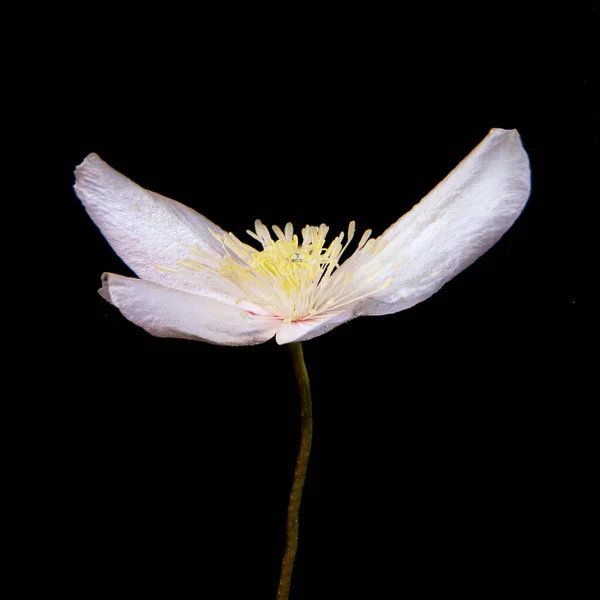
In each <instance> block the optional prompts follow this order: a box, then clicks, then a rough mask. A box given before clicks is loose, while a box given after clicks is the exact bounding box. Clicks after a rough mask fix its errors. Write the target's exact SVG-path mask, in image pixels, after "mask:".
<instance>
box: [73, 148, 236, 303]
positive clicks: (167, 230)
mask: <svg viewBox="0 0 600 600" xmlns="http://www.w3.org/2000/svg"><path fill="white" fill-rule="evenodd" d="M75 176H76V182H75V186H74V187H75V192H76V194H77V196H78V197H79V198H80V200H81V202H82V203H83V205H84V206H85V208H86V210H87V212H88V214H89V215H90V217H91V218H92V219H93V220H94V222H95V223H96V225H97V226H98V227H99V229H100V231H101V232H102V234H103V235H104V237H105V238H106V239H107V240H108V242H109V243H110V245H111V246H112V247H113V248H114V250H115V252H116V253H117V254H118V255H119V256H120V257H121V258H122V259H123V261H125V263H127V265H128V266H129V267H130V268H131V269H132V270H133V271H134V272H135V273H136V274H137V275H138V276H139V277H141V278H143V279H148V280H150V281H156V282H159V283H164V284H165V285H169V286H171V287H175V288H177V289H187V290H190V291H194V290H195V289H196V288H200V290H201V289H202V288H203V287H204V288H206V287H207V286H206V285H205V284H204V279H205V278H206V276H205V274H204V273H202V274H197V273H196V272H193V271H186V270H180V271H181V272H180V273H172V272H169V271H165V270H161V269H157V268H156V267H167V268H175V269H177V261H178V260H186V259H189V258H193V257H192V256H191V254H190V248H189V247H188V246H186V244H189V245H192V246H196V247H198V248H200V249H201V250H202V251H204V252H206V253H207V254H209V255H210V256H212V257H215V258H218V257H221V256H223V254H224V252H223V249H222V247H221V245H220V244H219V242H218V241H217V240H216V239H215V238H214V237H213V236H212V235H211V234H210V232H209V230H208V229H209V227H210V228H211V229H212V230H213V231H215V233H218V234H221V235H222V234H223V230H222V229H220V228H219V227H218V226H217V225H215V224H214V223H212V222H211V221H209V220H208V219H206V218H205V217H203V216H202V215H201V214H199V213H197V212H196V211H194V210H192V209H191V208H188V207H187V206H184V205H183V204H180V203H179V202H176V201H175V200H170V199H169V198H165V197H164V196H161V195H160V194H155V193H154V192H150V191H148V190H145V189H144V188H142V187H140V186H139V185H137V184H135V183H134V182H133V181H131V180H130V179H128V178H127V177H125V176H124V175H122V174H121V173H119V172H118V171H115V170H114V169H113V168H112V167H110V166H109V165H107V164H106V163H105V162H104V161H103V160H102V159H101V158H100V157H99V156H98V155H97V154H90V155H89V156H87V157H86V159H85V160H84V161H83V162H82V163H81V164H80V165H79V166H78V167H77V168H76V170H75ZM209 287H210V286H209Z"/></svg>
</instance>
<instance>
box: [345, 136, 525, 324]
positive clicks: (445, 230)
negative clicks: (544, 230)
mask: <svg viewBox="0 0 600 600" xmlns="http://www.w3.org/2000/svg"><path fill="white" fill-rule="evenodd" d="M530 179H531V175H530V170H529V160H528V158H527V154H526V152H525V150H524V149H523V146H522V144H521V138H520V136H519V134H518V133H517V131H516V130H512V131H507V130H504V129H492V130H491V131H490V133H489V134H488V135H487V136H486V137H485V138H484V140H483V141H482V142H481V143H480V144H479V145H478V146H477V147H476V148H475V149H474V150H473V151H472V152H471V154H469V155H468V156H467V157H466V158H465V159H464V160H463V161H462V162H461V163H460V164H459V165H458V166H457V167H456V168H455V169H454V170H453V171H452V172H451V173H450V174H449V175H448V176H447V177H446V179H444V180H443V181H442V182H441V183H440V184H438V185H437V187H436V188H435V189H434V190H432V191H431V192H430V193H429V194H428V195H427V196H425V198H423V200H421V202H419V204H417V205H416V206H414V207H413V208H412V210H411V211H410V212H408V213H406V214H405V215H404V216H403V217H402V218H401V219H400V220H399V221H397V222H396V223H395V224H394V225H392V226H391V227H390V228H389V229H388V230H387V231H385V233H384V234H383V236H382V237H383V239H385V240H386V241H387V246H386V247H385V249H384V250H382V251H381V252H380V253H379V254H377V255H375V256H372V257H370V258H369V259H368V264H367V265H366V266H367V268H369V269H372V270H374V269H377V268H378V267H382V269H381V274H380V275H379V280H380V281H381V282H384V281H385V280H386V279H388V278H391V280H392V281H391V284H390V285H388V287H386V288H385V289H383V290H381V291H379V292H378V293H376V294H375V295H373V296H371V297H370V298H367V299H365V300H363V301H361V302H360V303H359V304H358V305H357V306H356V307H355V312H356V314H357V315H384V314H388V313H394V312H398V311H401V310H404V309H406V308H410V307H411V306H414V305H415V304H418V303H419V302H422V301H423V300H425V299H426V298H428V297H429V296H431V295H432V294H434V293H435V292H437V291H438V290H439V289H440V288H441V287H442V286H443V285H444V283H446V282H447V281H449V280H450V279H452V278H453V277H454V276H455V275H457V274H458V273H460V271H462V270H463V269H464V268H466V267H468V266H469V265H470V264H471V263H472V262H473V261H475V260H476V259H477V258H478V257H479V256H481V255H482V254H483V253H484V252H486V251H487V250H488V249H489V248H490V247H491V246H493V245H494V244H495V243H496V242H497V241H498V240H499V239H500V237H501V236H502V235H503V234H504V233H505V232H506V230H507V229H508V228H509V227H510V226H511V225H512V224H513V222H514V221H515V219H516V218H517V217H518V216H519V214H520V213H521V211H522V210H523V207H524V206H525V203H526V202H527V199H528V197H529V191H530ZM361 268H365V264H364V263H363V265H362V266H361Z"/></svg>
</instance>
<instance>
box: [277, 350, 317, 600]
mask: <svg viewBox="0 0 600 600" xmlns="http://www.w3.org/2000/svg"><path fill="white" fill-rule="evenodd" d="M289 346H290V350H291V352H292V362H293V363H294V371H295V373H296V380H297V382H298V389H299V391H300V451H299V452H298V460H297V462H296V472H295V473H294V482H293V484H292V492H291V494H290V503H289V505H288V515H287V527H286V537H287V543H286V548H285V555H284V557H283V562H282V564H281V577H280V579H279V589H278V590H277V600H288V596H289V593H290V584H291V581H292V570H293V568H294V559H295V558H296V550H297V549H298V512H299V510H300V501H301V499H302V488H303V487H304V480H305V479H306V469H307V467H308V457H309V455H310V446H311V443H312V400H311V396H310V383H309V381H308V373H307V371H306V365H305V364H304V354H303V352H302V343H301V342H295V343H292V344H290V345H289Z"/></svg>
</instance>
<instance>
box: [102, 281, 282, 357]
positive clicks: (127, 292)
mask: <svg viewBox="0 0 600 600" xmlns="http://www.w3.org/2000/svg"><path fill="white" fill-rule="evenodd" d="M99 292H100V294H101V295H102V297H103V298H105V299H107V300H109V301H110V302H111V303H112V304H114V305H115V306H116V307H117V308H118V309H119V310H120V311H121V313H122V314H123V315H124V316H125V317H126V318H127V319H129V320H130V321H131V322H132V323H135V324H136V325H138V326H139V327H143V328H144V329H145V330H146V331H147V332H148V333H151V334H152V335H155V336H157V337H174V338H184V339H188V340H198V341H202V342H210V343H213V344H222V345H226V346H250V345H254V344H261V343H262V342H266V341H267V340H269V339H271V338H272V337H273V336H274V335H275V334H276V333H277V331H278V329H279V328H280V327H281V320H280V319H276V318H273V317H265V316H258V315H256V314H253V312H251V311H250V310H249V305H248V304H245V306H244V309H242V308H240V307H239V306H235V305H230V304H225V303H223V302H220V301H219V300H216V299H215V298H209V297H206V296H198V295H196V294H190V293H188V292H184V291H180V290H175V289H173V288H169V287H166V286H164V285H161V284H159V283H153V282H149V281H144V280H142V279H134V278H132V277H122V276H121V275H114V274H112V273H105V274H104V275H103V276H102V288H101V289H100V290H99Z"/></svg>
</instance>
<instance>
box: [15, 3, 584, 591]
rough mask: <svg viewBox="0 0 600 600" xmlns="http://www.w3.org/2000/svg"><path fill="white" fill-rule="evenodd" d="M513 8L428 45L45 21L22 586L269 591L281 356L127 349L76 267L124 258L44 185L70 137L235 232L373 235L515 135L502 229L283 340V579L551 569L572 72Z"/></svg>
mask: <svg viewBox="0 0 600 600" xmlns="http://www.w3.org/2000/svg"><path fill="white" fill-rule="evenodd" d="M515 14H516V13H515ZM515 14H513V13H507V14H499V15H495V16H491V17H489V19H487V18H486V19H484V20H483V21H482V23H480V24H479V28H478V29H477V28H474V29H473V30H472V31H471V32H470V34H469V35H465V36H463V35H459V34H458V33H457V35H456V37H455V38H454V39H452V38H453V36H450V39H449V40H448V45H446V44H444V43H441V44H439V45H438V46H436V47H435V52H434V54H435V57H434V58H433V59H432V58H431V56H430V53H431V51H432V48H431V42H430V37H429V35H425V34H423V36H422V37H420V38H418V39H419V42H413V43H409V42H408V41H407V40H408V38H410V36H411V35H413V32H412V25H411V22H407V21H405V20H402V21H401V23H400V22H399V21H397V20H394V18H392V17H391V16H390V17H387V16H385V15H381V16H379V17H375V16H371V17H370V19H369V20H368V21H365V22H363V21H362V18H361V15H359V14H356V15H354V20H352V21H351V22H350V21H348V22H346V21H345V20H343V19H341V18H339V15H338V17H328V18H327V19H326V18H325V16H316V15H313V16H312V18H307V21H306V22H307V23H309V25H306V27H303V26H299V25H298V24H297V23H296V20H294V19H292V20H286V19H285V18H283V17H282V21H281V22H280V26H279V27H277V28H271V27H270V26H269V24H268V23H267V22H266V21H265V22H262V20H261V17H260V16H259V15H256V14H253V15H248V18H249V19H250V16H252V19H253V20H252V21H248V22H246V16H241V15H236V18H235V19H234V18H233V17H232V16H231V15H229V16H226V17H222V18H220V19H214V20H213V19H212V18H211V19H205V20H203V21H202V23H201V24H200V22H195V23H194V24H195V25H196V24H197V25H198V29H197V30H196V29H195V28H194V27H192V28H191V29H192V30H191V31H188V30H187V29H186V30H185V31H182V29H181V26H182V24H183V22H184V21H185V16H184V15H178V16H175V17H172V18H173V22H171V21H170V20H169V21H166V22H164V23H158V22H157V23H156V24H155V25H154V26H153V28H143V27H141V26H139V25H137V24H136V21H135V19H132V20H127V21H122V20H121V18H120V17H121V16H122V15H120V17H119V18H116V15H117V13H112V12H111V13H110V14H104V15H94V16H93V17H86V19H85V20H84V25H86V26H87V24H90V23H92V22H94V23H95V24H96V25H97V26H98V27H99V28H100V29H101V30H102V33H101V35H100V36H92V37H88V33H87V27H86V26H81V27H80V28H78V29H77V30H76V31H75V32H73V33H72V34H71V35H70V37H69V40H70V44H69V45H68V47H67V48H66V49H65V51H64V52H63V53H61V55H60V58H59V59H53V60H57V61H58V64H59V65H60V68H61V70H62V71H63V74H64V72H66V73H67V77H66V78H65V81H62V80H61V81H62V84H61V85H59V86H57V89H56V91H55V92H52V91H51V93H55V94H56V95H57V100H58V101H57V103H56V105H55V106H56V107H57V110H55V111H49V113H50V114H49V115H47V116H48V118H49V120H51V121H52V125H51V128H50V130H49V131H50V132H51V133H49V134H48V135H47V137H46V138H45V140H46V144H45V148H44V150H45V151H47V152H48V154H50V155H51V156H52V159H54V160H56V162H57V165H58V166H56V167H55V175H56V174H58V175H57V177H56V181H55V183H54V184H53V186H52V191H51V194H50V195H51V201H52V207H53V210H52V217H51V219H52V220H51V221H49V223H50V225H51V231H52V238H53V239H52V246H51V248H52V254H53V257H54V259H55V261H54V262H57V266H56V269H53V272H52V275H51V278H50V283H53V284H54V285H53V287H52V288H51V289H52V291H51V294H50V295H51V298H49V299H48V305H47V306H48V308H47V310H48V313H49V314H50V315H51V316H52V318H51V319H49V320H50V325H49V326H48V327H49V330H48V335H47V336H44V337H45V342H46V343H45V344H43V345H36V346H35V349H34V350H31V349H30V350H29V354H28V356H27V360H31V361H33V362H35V363H36V364H40V365H42V367H41V368H40V369H39V370H38V371H36V372H37V373H39V378H38V377H36V378H33V379H36V381H33V380H32V381H25V382H24V384H25V385H27V386H32V387H33V386H35V385H38V384H39V381H40V380H41V381H43V386H44V390H46V391H47V401H44V402H43V403H42V404H40V403H38V402H33V403H31V405H28V407H29V408H28V410H30V411H31V415H30V418H31V420H30V423H31V431H32V432H33V433H32V435H31V438H28V439H34V440H35V442H33V444H32V445H31V446H30V447H29V451H30V452H31V454H32V456H33V460H32V463H31V466H30V469H29V474H28V475H27V476H26V478H29V479H28V481H29V483H30V484H31V483H32V484H33V489H34V490H35V493H34V499H33V500H31V502H32V509H31V510H32V514H35V523H36V534H35V539H36V540H37V543H36V546H35V548H36V550H35V553H36V554H37V556H38V558H40V559H41V561H42V563H43V564H45V565H46V566H47V570H46V571H44V574H43V575H41V577H43V578H44V581H45V582H46V583H47V587H48V589H60V590H62V591H63V593H64V594H67V595H68V594H74V595H75V596H76V597H92V596H94V595H96V594H101V595H103V596H111V595H114V593H115V590H118V591H119V593H121V592H123V594H134V593H144V594H146V593H154V594H155V595H157V596H158V597H165V598H171V597H173V598H179V597H186V598H187V597H190V598H191V597H210V598H242V597H249V598H259V599H262V598H265V599H268V598H274V597H275V593H276V589H277V582H278V577H279V568H280V560H281V557H282V553H283V548H284V533H285V517H286V508H287V499H288V495H289V489H290V485H291V478H292V474H293V470H294V463H295V459H296V453H297V448H298V441H299V438H298V428H299V412H298V397H297V392H296V389H295V381H294V377H293V372H292V369H291V364H290V360H289V356H288V354H289V352H288V350H287V348H286V347H280V346H277V344H276V343H275V341H274V340H273V341H270V342H268V343H266V344H264V345H261V346H256V347H241V348H227V347H219V346H213V345H208V344H202V343H195V342H188V341H183V340H171V339H166V340H165V339H158V338H153V337H151V336H149V335H148V334H146V333H145V332H144V331H143V330H141V329H138V328H136V327H135V326H134V325H132V324H131V323H129V322H127V321H126V320H125V319H124V318H123V317H122V316H121V315H120V314H119V313H118V311H117V310H116V309H114V308H113V307H111V306H110V305H109V304H107V303H106V302H105V301H104V300H103V299H102V298H100V297H99V296H98V295H97V294H96V290H97V288H98V287H99V284H100V275H101V273H102V272H104V271H109V272H114V273H120V274H125V275H127V274H131V273H130V271H129V270H128V268H127V267H126V266H125V265H124V264H123V263H122V262H121V261H120V259H119V258H118V256H116V255H115V254H114V252H113V251H112V249H111V248H110V246H109V245H108V244H107V243H106V241H105V240H104V239H103V237H102V235H101V234H100V233H99V231H98V230H97V229H96V227H95V225H94V224H93V223H92V221H91V220H90V219H89V218H88V216H87V214H86V213H85V210H84V209H83V207H82V206H81V205H80V203H79V201H78V200H77V198H76V197H75V195H74V193H73V191H72V189H71V186H72V184H73V175H72V171H73V169H74V167H75V166H76V165H77V164H79V163H80V162H81V161H82V160H83V158H84V157H85V156H86V154H88V153H89V152H97V153H98V154H99V155H100V156H101V157H102V158H103V159H104V160H106V161H107V162H108V163H109V164H111V165H112V166H113V167H114V168H116V169H117V170H119V171H121V172H123V173H124V174H126V175H127V176H128V177H130V178H131V179H133V180H134V181H136V182H137V183H139V184H140V185H142V186H143V187H146V188H148V189H151V190H153V191H156V192H159V193H161V194H163V195H165V196H168V197H171V198H175V199H177V200H179V201H180V202H183V203H184V204H187V205H189V206H191V207H193V208H195V209H197V210H198V211H199V212H201V213H203V214H204V215H206V216H207V217H208V218H210V219H211V220H213V221H215V222H216V223H218V224H219V225H220V226H221V227H222V228H223V229H225V230H228V231H232V232H234V233H235V234H236V235H238V236H239V237H242V239H245V238H244V231H245V230H246V229H247V228H251V227H252V224H253V222H254V219H256V218H260V219H262V220H263V222H265V223H266V224H268V225H270V224H278V225H280V226H283V225H284V224H285V223H286V222H287V221H288V220H289V221H291V222H292V223H294V225H295V226H296V227H298V228H299V227H302V226H303V225H305V224H307V223H310V224H317V225H318V224H319V223H321V222H325V223H327V224H328V225H330V227H331V229H332V233H333V232H338V231H340V230H342V229H344V230H345V229H346V228H347V225H348V222H349V221H350V220H356V222H357V228H358V230H359V234H360V233H362V231H363V230H364V229H366V228H372V229H373V230H374V234H375V235H379V234H380V233H381V232H382V231H383V230H384V229H385V228H386V227H388V226H389V225H391V224H392V223H393V222H394V221H395V220H397V219H398V218H399V217H400V216H401V215H402V214H403V213H404V212H406V211H407V210H409V209H410V208H411V206H412V205H413V204H415V203H416V202H418V201H419V200H420V198H421V197H422V196H424V195H425V194H426V193H427V192H428V191H429V190H430V189H431V188H433V187H434V186H435V185H436V184H437V183H438V182H439V181H440V180H441V179H442V178H443V177H444V176H445V175H446V174H447V173H448V172H449V171H450V170H451V169H452V168H453V167H454V166H455V165H456V164H457V163H458V162H459V161H460V160H461V159H462V158H463V157H464V156H465V155H466V154H467V153H468V152H469V151H470V150H471V149H472V148H473V147H474V146H475V145H476V144H478V143H479V141H480V140H481V139H482V138H483V137H484V136H485V135H486V134H487V132H488V130H489V129H490V128H491V127H502V128H517V129H518V130H519V132H520V133H521V136H522V139H523V143H524V146H525V148H526V150H527V152H528V153H529V156H530V160H531V168H532V190H533V191H532V195H531V198H530V201H529V203H528V205H527V207H526V208H525V210H524V212H523V214H522V216H521V217H520V218H519V219H518V221H517V222H516V223H515V225H514V226H513V228H512V229H511V230H510V231H508V232H507V234H506V235H505V236H504V237H503V238H502V239H501V240H500V242H499V243H498V244H497V245H496V246H495V247H494V248H492V249H491V250H490V251H489V252H488V253H487V254H485V255H484V256H483V257H481V258H480V259H479V260H478V261H477V262H476V263H475V264H474V265H472V266H471V267H470V268H469V269H468V270H466V271H465V272H463V273H462V274H460V275H459V276H458V277H456V278H455V279H454V280H453V281H451V282H450V283H448V284H447V285H446V286H445V287H444V288H443V289H442V290H441V291H440V292H439V293H437V294H436V295H435V296H434V297H432V298H430V299H429V300H427V301H426V302H424V303H422V304H421V305H418V306H417V307H414V308H412V309H410V310H409V311H406V312H401V313H398V314H395V315H390V316H384V317H369V318H361V319H357V320H355V321H352V322H350V323H347V324H345V325H342V326H340V327H339V328H337V329H335V330H333V331H332V332H330V333H328V334H326V335H324V336H322V337H320V338H317V339H315V340H312V341H309V342H307V343H306V344H304V351H305V357H306V363H307V367H308V371H309V374H310V377H311V383H312V390H313V401H314V419H315V429H314V445H313V454H312V457H311V462H310V467H309V472H308V480H307V483H306V488H305V495H304V500H303V505H302V511H301V525H300V546H299V551H298V556H297V563H296V570H295V573H294V580H293V590H292V595H291V598H293V599H295V600H300V599H304V598H310V599H319V598H345V597H355V596H358V597H365V598H371V597H380V596H381V597H387V596H390V597H391V596H395V595H398V596H400V595H404V594H405V593H406V594H408V595H407V597H415V598H416V597H422V596H427V595H428V594H430V593H439V592H440V591H454V592H460V593H461V594H462V595H463V596H466V597H470V596H472V597H477V598H481V597H490V596H491V595H492V594H494V593H500V594H505V595H506V594H509V593H511V591H512V590H513V589H514V588H515V586H516V585H519V586H520V589H521V590H523V591H525V590H527V591H533V590H535V589H537V588H536V586H538V585H539V582H540V581H544V582H546V583H550V584H552V582H554V581H555V580H556V578H557V577H558V576H559V574H558V573H557V572H556V571H555V570H554V569H553V567H552V563H551V562H550V561H549V558H550V557H552V556H554V555H555V553H556V552H558V549H559V546H560V543H559V542H558V539H559V538H560V536H561V535H562V533H563V531H562V530H563V528H564V527H566V526H565V524H564V522H562V521H558V522H557V519H556V514H557V512H560V510H559V508H560V505H561V502H562V498H563V497H564V494H565V487H568V486H569V482H570V480H571V478H572V477H573V475H572V474H571V471H570V467H569V464H567V463H568V461H567V459H566V458H565V456H566V452H567V450H568V448H569V447H570V445H571V444H572V439H573V438H572V435H573V434H572V431H570V430H569V427H570V425H569V424H568V423H567V422H566V421H564V420H563V414H564V413H565V411H566V409H567V406H568V405H569V403H570V402H572V401H573V398H574V397H576V395H577V392H576V390H575V387H574V386H575V385H576V382H573V379H572V378H573V375H572V362H571V361H572V348H571V346H570V344H571V330H572V329H573V327H574V321H573V320H574V318H575V315H576V314H577V309H578V304H577V303H578V295H577V290H576V287H575V285H576V282H575V277H574V275H573V273H572V267H571V265H572V261H573V253H574V249H573V244H574V241H575V240H574V233H573V231H572V226H571V224H572V219H573V217H572V215H571V210H570V205H569V202H568V201H567V200H566V199H565V190H564V189H561V187H560V185H559V184H558V183H557V181H556V177H555V174H556V170H555V159H556V155H557V154H561V153H564V145H561V143H560V142H559V141H558V137H559V132H564V131H565V127H566V128H567V130H570V131H571V132H581V131H582V132H583V137H584V138H585V140H586V141H587V142H588V143H589V144H590V147H591V145H592V144H593V143H595V142H594V141H593V140H594V138H593V134H592V133H591V130H592V122H591V120H592V116H591V109H590V107H589V105H586V104H585V103H586V102H587V101H588V100H587V98H588V96H586V94H589V92H588V89H589V88H586V86H590V85H594V82H590V81H589V80H584V79H577V80H568V81H567V80H565V79H563V78H562V75H561V74H560V73H558V72H556V71H552V70H549V71H545V72H544V71H542V70H541V69H539V68H538V67H539V65H538V63H532V60H534V59H532V58H530V57H529V56H528V58H527V59H526V60H525V59H524V57H523V55H521V54H520V50H521V45H520V44H522V43H523V42H522V39H523V37H526V36H525V34H524V33H523V32H521V31H520V30H519V27H518V26H516V25H515V18H516V17H515ZM155 16H157V15H155ZM158 16H159V17H161V15H158ZM270 16H271V17H273V15H270ZM305 17H307V15H305ZM158 21H160V19H159V20H158ZM250 22H251V23H252V24H253V25H252V26H250V24H249V23H250ZM255 22H259V23H262V27H257V28H255V26H254V23H255ZM437 22H438V25H442V26H443V18H442V19H440V18H439V17H438V18H437ZM292 23H294V25H292ZM394 23H396V24H397V25H398V27H397V28H396V29H394ZM496 23H497V24H499V25H502V26H503V27H498V28H497V29H496V28H495V27H494V24H496ZM296 25H297V26H296ZM508 25H510V27H508ZM505 26H506V27H505ZM478 32H480V33H478ZM411 39H412V38H411ZM520 40H521V41H520ZM489 45H491V46H493V47H495V48H496V53H494V55H493V58H492V57H490V56H489V55H488V52H489V49H488V46H489ZM499 45H501V46H502V51H499V50H498V46H499ZM450 49H451V50H452V52H451V53H450V52H449V50H450ZM539 60H540V61H542V59H539ZM542 62H543V61H542ZM67 80H68V81H67ZM65 90H66V91H65ZM565 96H566V98H567V100H564V98H565ZM574 97H575V98H574ZM574 99H576V109H575V112H572V111H571V106H570V105H569V107H566V104H565V102H571V101H573V100H574ZM577 107H578V108H577ZM569 111H571V112H569ZM567 117H568V118H567ZM567 120H568V124H566V121H567ZM586 136H587V137H586ZM39 202H40V204H41V203H42V202H43V203H46V202H48V198H44V199H40V200H39ZM573 202H575V200H574V199H573ZM565 208H566V209H568V210H565ZM56 259H58V261H56ZM53 264H54V263H53ZM57 283H59V285H58V286H56V284H57ZM30 433H31V432H30Z"/></svg>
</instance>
